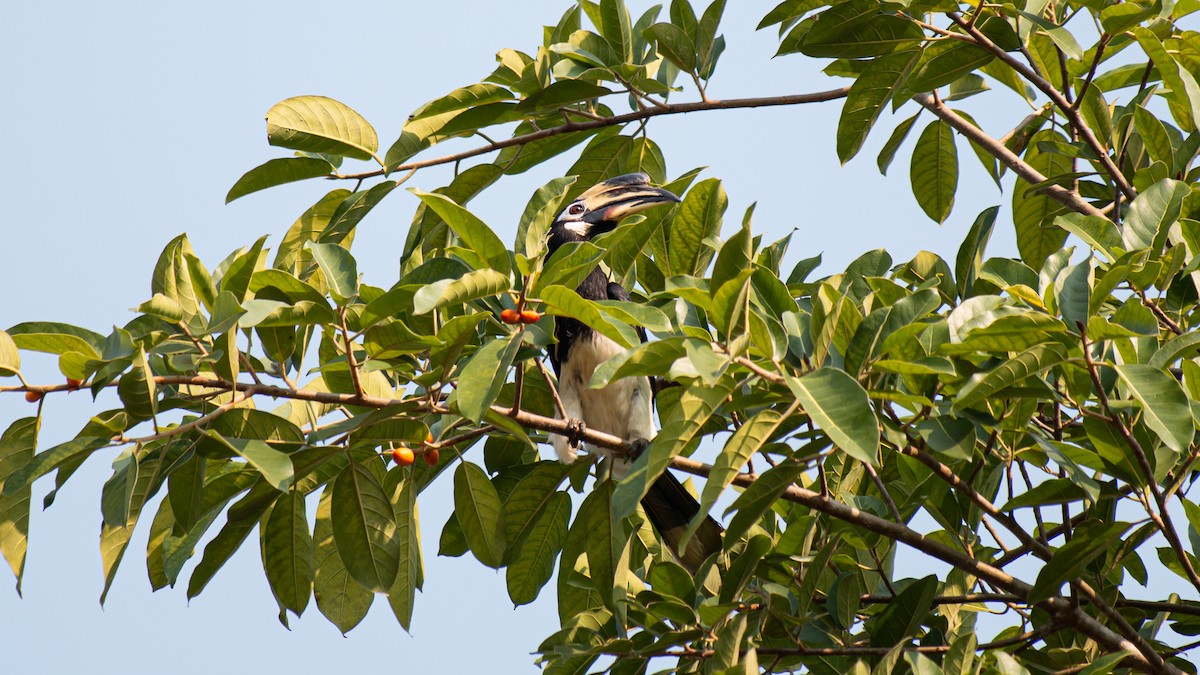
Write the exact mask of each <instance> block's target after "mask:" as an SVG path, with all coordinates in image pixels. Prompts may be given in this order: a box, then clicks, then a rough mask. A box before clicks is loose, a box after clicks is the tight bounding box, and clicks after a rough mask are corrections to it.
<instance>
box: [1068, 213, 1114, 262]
mask: <svg viewBox="0 0 1200 675" xmlns="http://www.w3.org/2000/svg"><path fill="white" fill-rule="evenodd" d="M1054 226H1055V227H1060V228H1062V229H1064V230H1066V231H1068V232H1070V233H1071V234H1073V235H1075V236H1077V237H1079V238H1080V239H1082V240H1083V242H1084V243H1085V244H1087V245H1088V246H1090V247H1092V248H1093V249H1095V250H1097V251H1099V252H1100V254H1101V255H1103V256H1104V257H1105V258H1107V259H1108V261H1109V262H1116V260H1117V257H1118V255H1119V253H1120V252H1121V249H1122V247H1123V246H1124V243H1123V242H1122V241H1121V232H1120V231H1119V230H1118V229H1117V226H1116V224H1115V223H1113V221H1111V220H1109V219H1108V218H1102V217H1100V216H1085V215H1083V214H1081V213H1066V214H1063V215H1061V216H1058V217H1057V218H1055V219H1054Z"/></svg>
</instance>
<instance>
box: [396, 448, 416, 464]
mask: <svg viewBox="0 0 1200 675" xmlns="http://www.w3.org/2000/svg"><path fill="white" fill-rule="evenodd" d="M414 459H416V456H415V455H413V451H412V450H410V449H409V448H407V447H405V446H403V445H402V446H400V447H398V448H396V449H395V450H392V460H393V461H395V462H396V464H399V465H400V466H412V463H413V460H414Z"/></svg>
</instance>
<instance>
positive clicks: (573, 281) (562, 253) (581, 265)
mask: <svg viewBox="0 0 1200 675" xmlns="http://www.w3.org/2000/svg"><path fill="white" fill-rule="evenodd" d="M603 257H604V249H602V248H600V247H599V246H596V245H595V244H593V243H592V242H590V241H580V242H568V243H566V244H563V245H562V246H560V247H559V248H558V250H556V251H555V252H554V254H553V255H551V256H550V258H549V259H548V260H546V262H545V266H544V267H543V268H542V273H541V274H540V275H539V276H538V278H537V283H536V284H534V286H533V289H532V291H531V293H532V295H533V296H535V297H536V296H538V295H540V294H541V292H542V289H544V288H546V287H548V286H554V285H560V286H565V287H567V288H578V287H579V284H580V283H582V282H583V280H584V279H586V278H587V276H588V275H589V274H591V273H592V270H594V269H596V267H597V266H598V264H599V262H600V259H601V258H603Z"/></svg>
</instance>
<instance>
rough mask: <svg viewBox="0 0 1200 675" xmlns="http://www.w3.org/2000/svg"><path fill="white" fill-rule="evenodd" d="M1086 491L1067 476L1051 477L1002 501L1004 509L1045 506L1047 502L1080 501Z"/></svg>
mask: <svg viewBox="0 0 1200 675" xmlns="http://www.w3.org/2000/svg"><path fill="white" fill-rule="evenodd" d="M1086 497H1087V492H1085V491H1084V489H1083V488H1081V487H1079V486H1078V485H1076V484H1075V483H1074V481H1072V480H1070V479H1069V478H1051V479H1050V480H1047V481H1046V482H1044V483H1038V484H1037V485H1035V486H1033V487H1032V488H1030V489H1028V490H1026V491H1025V492H1022V493H1021V494H1019V495H1017V496H1016V497H1013V498H1012V499H1010V500H1008V501H1007V502H1005V503H1004V506H1003V509H1004V510H1005V511H1015V510H1016V509H1022V508H1029V507H1035V506H1046V505H1048V504H1069V503H1071V502H1076V501H1082V500H1083V499H1084V498H1086Z"/></svg>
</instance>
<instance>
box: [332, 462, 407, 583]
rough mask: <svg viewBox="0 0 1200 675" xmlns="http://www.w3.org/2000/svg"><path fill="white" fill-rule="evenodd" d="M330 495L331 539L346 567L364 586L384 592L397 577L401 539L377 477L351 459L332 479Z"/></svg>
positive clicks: (386, 496) (393, 515)
mask: <svg viewBox="0 0 1200 675" xmlns="http://www.w3.org/2000/svg"><path fill="white" fill-rule="evenodd" d="M332 499H333V504H332V510H331V512H330V515H331V518H332V522H333V539H334V543H335V544H336V545H337V551H338V555H339V556H340V557H341V559H342V562H343V563H344V564H345V565H346V570H347V571H348V572H349V573H350V576H351V577H353V578H354V580H355V581H357V582H358V583H360V584H362V586H363V587H364V588H366V589H368V590H371V591H374V592H376V593H384V592H386V591H387V590H388V588H390V587H391V585H392V582H393V581H394V580H395V579H396V570H397V567H398V565H399V558H400V541H399V539H397V538H396V516H395V514H394V513H393V511H392V505H391V502H390V501H389V500H388V495H387V494H386V493H385V492H384V491H383V486H382V485H381V484H380V483H379V479H378V478H376V477H375V474H374V473H372V472H371V471H370V470H369V469H368V468H367V467H365V466H363V465H361V464H359V463H357V462H351V463H350V466H347V467H346V468H345V469H344V470H343V471H342V472H341V473H340V474H339V475H338V477H337V478H336V479H335V480H334V482H333V498H332Z"/></svg>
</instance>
